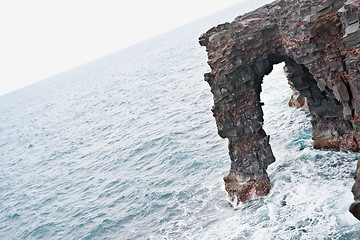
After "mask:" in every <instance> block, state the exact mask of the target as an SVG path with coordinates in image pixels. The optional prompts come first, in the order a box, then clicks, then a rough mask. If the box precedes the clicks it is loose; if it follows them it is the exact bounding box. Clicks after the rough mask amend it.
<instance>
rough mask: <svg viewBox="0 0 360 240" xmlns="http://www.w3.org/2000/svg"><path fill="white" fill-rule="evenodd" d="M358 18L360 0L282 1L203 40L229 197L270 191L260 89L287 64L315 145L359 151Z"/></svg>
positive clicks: (268, 150) (212, 31) (217, 29)
mask: <svg viewBox="0 0 360 240" xmlns="http://www.w3.org/2000/svg"><path fill="white" fill-rule="evenodd" d="M359 15H360V0H357V1H355V0H347V1H345V0H311V1H309V0H302V1H298V0H278V1H275V2H273V3H272V4H268V5H265V6H263V7H261V8H259V9H257V10H255V11H253V12H250V13H247V14H245V15H243V16H239V17H237V18H236V19H235V20H234V21H233V22H231V23H224V24H221V25H218V26H216V27H214V28H212V29H210V30H209V31H207V32H206V33H204V34H203V35H202V36H201V37H200V38H199V42H200V44H201V45H202V46H206V50H207V52H208V64H209V65H210V67H211V72H210V73H206V74H205V80H206V81H207V82H208V83H209V85H210V87H211V91H212V93H213V96H214V107H213V109H212V112H213V114H214V117H215V119H216V123H217V127H218V133H219V135H220V136H221V137H223V138H228V139H229V154H230V158H231V169H230V172H229V174H228V175H227V176H226V177H224V181H225V188H226V190H227V192H228V193H229V196H230V198H231V199H233V200H235V199H237V201H247V200H249V199H252V198H254V197H255V198H259V197H260V198H261V197H262V196H264V195H266V194H268V192H269V183H270V180H269V178H268V175H267V173H266V169H267V167H268V165H269V164H271V163H273V162H274V161H275V158H274V156H273V153H272V150H271V146H270V145H269V136H267V135H266V133H265V131H264V130H263V128H262V125H263V112H262V109H261V106H262V103H261V102H260V92H261V84H262V79H263V77H264V75H267V74H269V73H270V72H271V71H272V66H273V65H274V64H277V63H280V62H285V66H286V73H287V78H288V80H289V83H290V85H291V86H292V87H293V89H294V90H295V91H296V92H298V97H302V98H303V100H304V99H305V98H306V103H307V106H308V109H309V111H310V113H311V116H312V121H311V123H312V139H313V146H314V148H317V149H322V148H325V149H343V150H345V151H359V144H358V143H360V136H359V130H360V62H359V59H360V28H359V26H360V21H359ZM299 100H301V98H299ZM304 101H305V100H304ZM359 178H360V177H359ZM359 178H358V179H359ZM355 188H356V189H357V190H356V191H354V193H355V192H357V193H358V192H360V187H359V186H358V185H356V187H355ZM355 197H356V198H357V199H358V195H357V196H355ZM358 200H359V199H358ZM357 209H359V207H358V208H357ZM358 212H359V210H358Z"/></svg>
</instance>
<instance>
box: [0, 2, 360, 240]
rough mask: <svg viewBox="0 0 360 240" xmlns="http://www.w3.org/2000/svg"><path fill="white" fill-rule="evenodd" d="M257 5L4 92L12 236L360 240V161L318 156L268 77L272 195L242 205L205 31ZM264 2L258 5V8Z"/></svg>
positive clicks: (0, 182)
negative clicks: (356, 182)
mask: <svg viewBox="0 0 360 240" xmlns="http://www.w3.org/2000/svg"><path fill="white" fill-rule="evenodd" d="M264 2H266V1H258V2H257V3H255V4H254V3H251V1H248V2H245V3H244V4H240V5H238V6H236V7H233V8H231V9H228V10H226V11H223V12H221V13H219V14H216V15H214V16H212V17H211V18H206V19H202V20H199V21H197V22H195V23H192V24H189V25H186V26H183V27H181V28H178V29H176V30H173V31H171V32H168V33H166V34H162V35H160V36H158V37H156V38H153V39H150V40H147V41H145V42H142V43H140V44H137V45H134V46H132V47H130V48H127V49H124V50H121V51H119V52H116V53H114V54H112V55H110V56H107V57H104V58H102V59H99V60H97V61H94V62H91V63H89V64H86V65H83V66H80V67H79V68H76V69H73V70H71V71H68V72H65V73H63V74H60V75H57V76H55V77H52V78H50V79H46V80H44V81H41V82H39V83H37V84H35V85H32V86H29V87H26V88H23V89H21V90H18V91H16V92H12V93H10V94H7V95H4V96H1V97H0V239H359V236H360V224H359V223H358V221H357V220H356V219H355V218H354V217H352V215H351V214H350V213H349V212H348V207H349V205H350V204H351V202H352V199H353V196H352V194H351V186H352V184H353V172H354V170H355V165H356V159H357V154H354V153H344V152H336V151H320V150H313V149H312V146H311V125H310V116H309V114H308V113H307V111H306V110H303V109H298V110H297V109H293V108H289V107H288V106H287V101H288V99H289V97H290V95H291V90H290V88H289V86H288V85H287V81H286V79H285V76H284V74H283V71H282V67H281V65H278V66H276V67H275V69H274V71H273V72H272V74H271V75H269V76H268V77H266V78H265V79H264V83H263V93H262V95H261V98H262V100H263V101H264V102H265V106H264V114H265V130H266V132H267V133H268V134H270V135H271V145H272V147H273V151H274V154H275V157H276V162H275V163H274V164H272V165H271V166H270V167H269V169H268V172H269V175H270V178H271V181H272V183H271V193H270V195H269V196H268V197H266V198H265V199H263V200H261V201H253V202H249V203H245V204H240V205H239V206H233V204H231V203H230V202H229V200H228V198H227V194H226V192H225V190H224V186H223V180H222V177H223V176H224V175H225V174H226V173H227V171H228V169H229V167H230V159H229V156H228V150H227V140H226V139H221V138H220V137H219V136H218V135H217V130H216V124H215V120H214V119H213V117H212V114H211V111H210V109H211V106H212V104H213V102H212V101H213V100H212V95H211V93H210V90H209V86H208V85H207V83H206V82H204V81H203V74H204V73H205V72H208V71H209V67H208V66H207V63H206V61H207V56H206V52H205V49H204V48H201V47H200V46H199V44H198V42H197V38H198V36H199V35H200V34H201V33H202V32H204V31H206V30H207V29H208V28H210V27H211V26H213V25H215V24H217V23H221V22H223V21H225V20H226V21H230V20H232V19H233V18H234V17H235V16H237V15H239V14H241V13H244V12H246V11H248V10H249V9H251V8H255V7H257V6H259V5H261V4H262V3H264ZM250 3H251V4H250Z"/></svg>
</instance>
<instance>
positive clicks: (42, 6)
mask: <svg viewBox="0 0 360 240" xmlns="http://www.w3.org/2000/svg"><path fill="white" fill-rule="evenodd" d="M242 1H243V0H222V1H219V0H196V1H195V0H181V1H178V0H177V1H169V0H131V1H123V0H97V1H95V0H57V1H56V0H52V1H50V0H8V1H7V0H4V1H0V95H2V94H4V93H7V92H10V91H12V90H15V89H18V88H20V87H23V86H26V85H29V84H31V83H33V82H36V81H40V80H42V79H44V78H46V77H50V76H52V75H55V74H57V73H60V72H63V71H66V70H68V69H71V68H73V67H76V66H78V65H81V64H83V63H86V62H89V61H91V60H93V59H96V58H99V57H102V56H105V55H107V54H110V53H112V52H115V51H117V50H120V49H122V48H124V47H126V46H129V45H132V44H134V43H136V42H139V41H141V40H144V39H147V38H149V37H153V36H156V35H158V34H159V33H162V32H165V31H168V30H171V29H173V28H176V27H178V26H181V25H184V24H186V23H189V22H192V21H194V20H196V19H199V18H201V17H204V16H207V15H210V14H212V13H214V12H217V11H219V10H222V9H224V8H227V7H229V6H232V5H235V4H237V3H240V2H242Z"/></svg>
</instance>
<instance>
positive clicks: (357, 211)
mask: <svg viewBox="0 0 360 240" xmlns="http://www.w3.org/2000/svg"><path fill="white" fill-rule="evenodd" d="M352 192H353V194H354V199H355V202H354V203H353V204H351V206H350V212H351V213H352V214H353V215H354V216H355V217H356V218H357V219H359V220H360V158H359V160H358V163H357V170H356V172H355V184H354V186H353V188H352Z"/></svg>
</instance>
